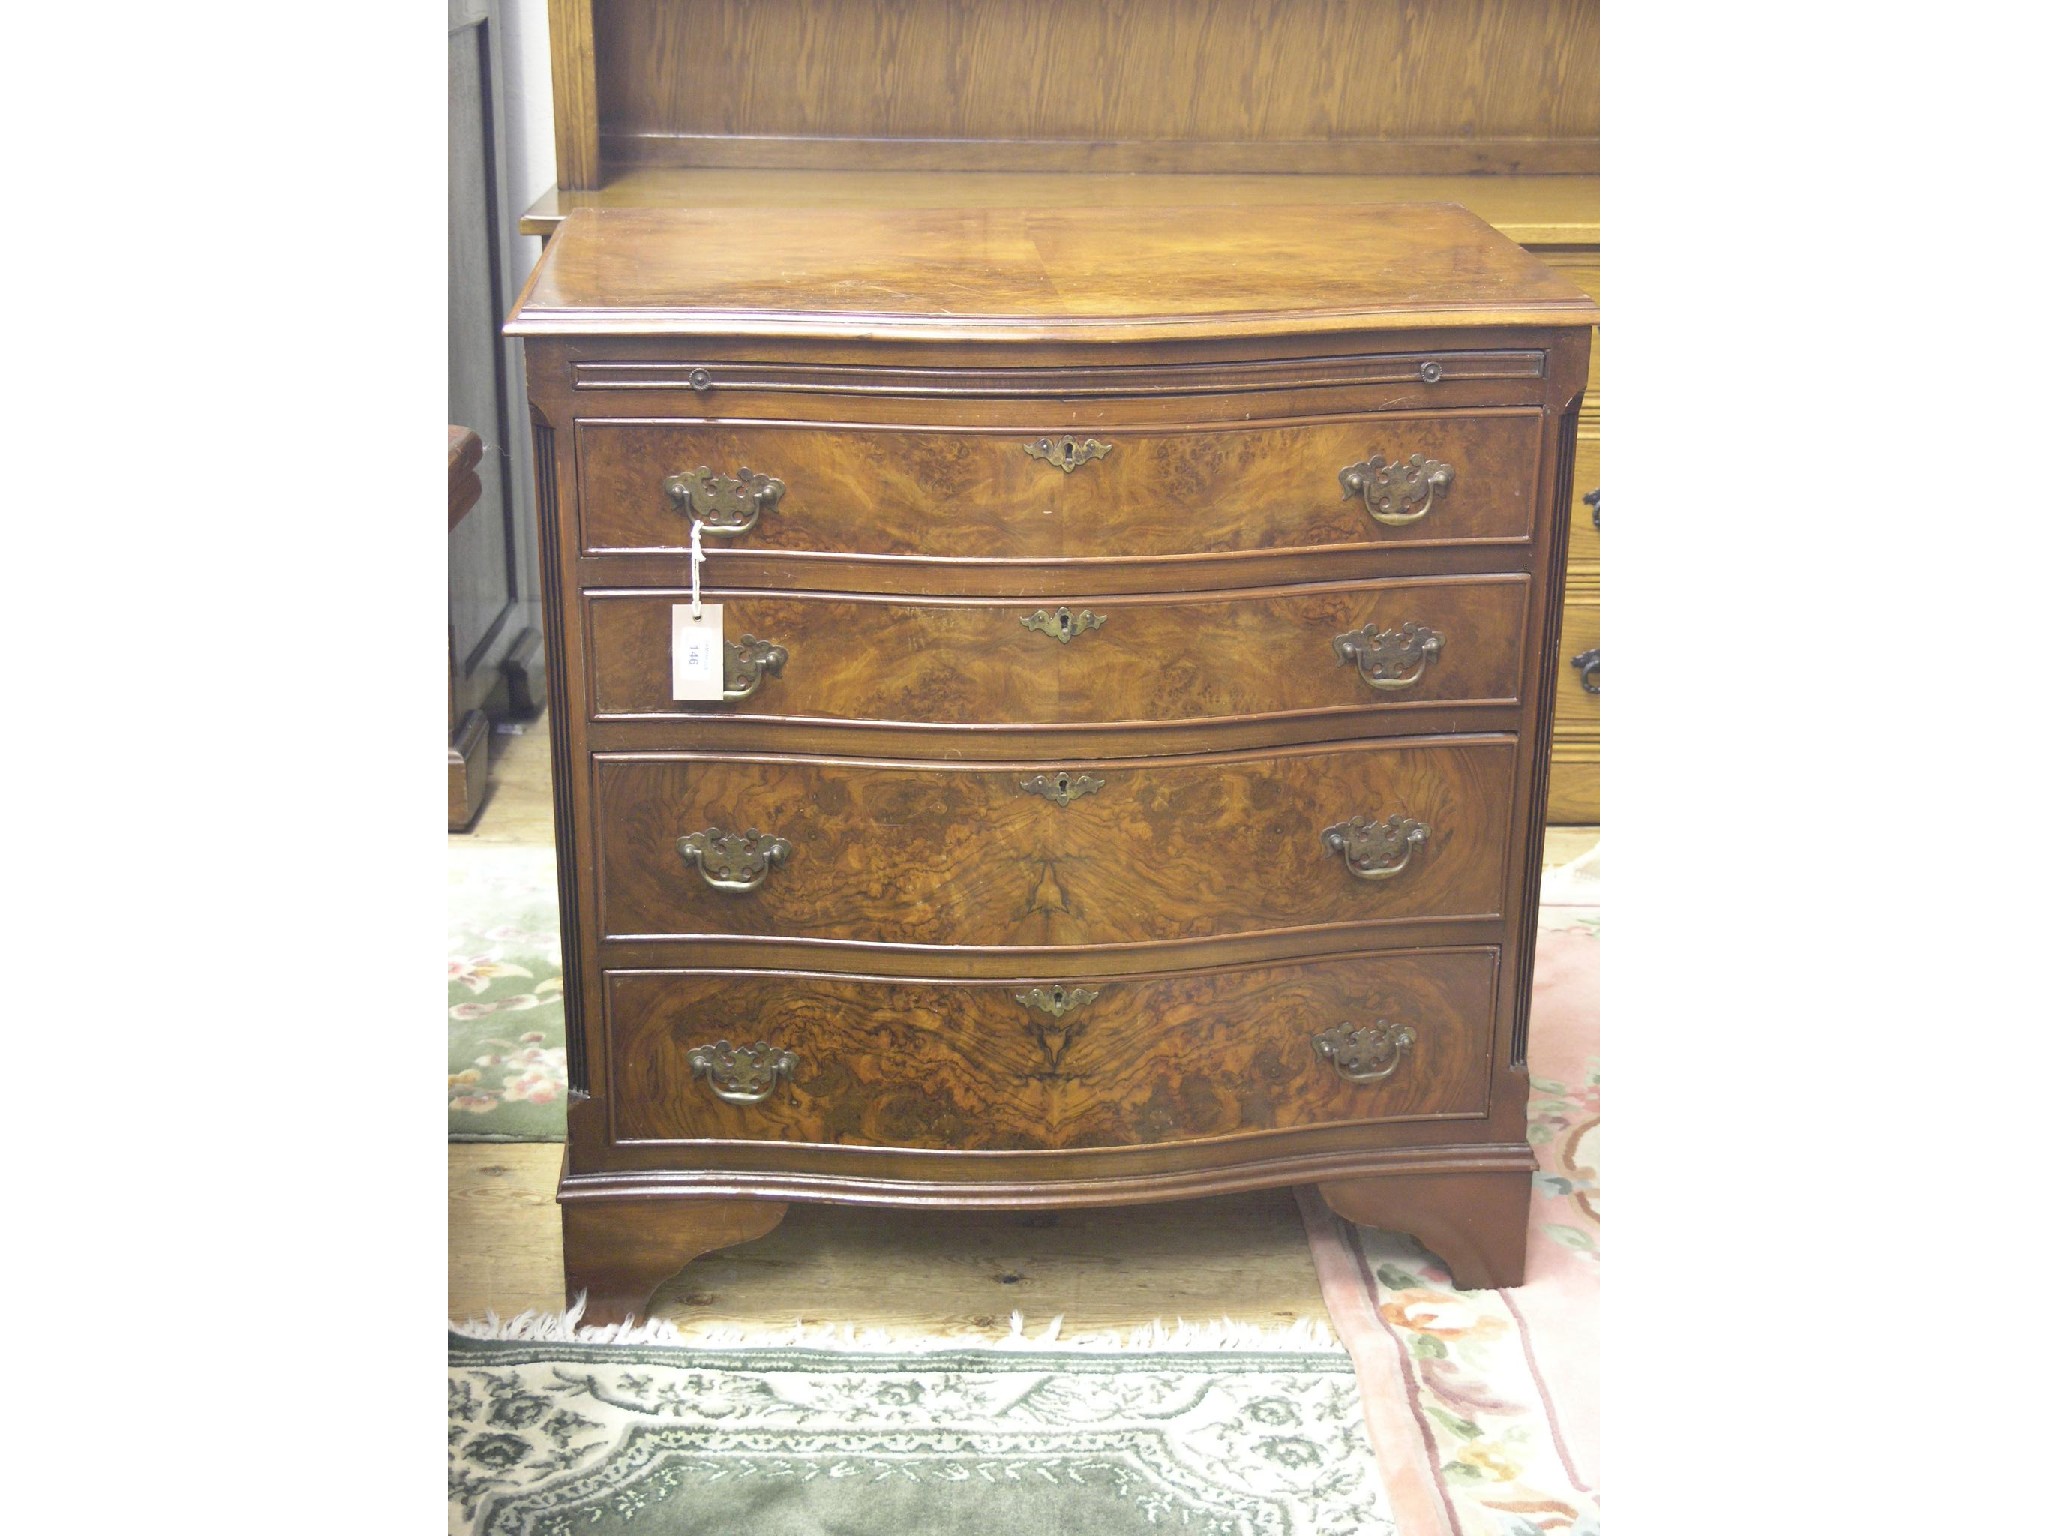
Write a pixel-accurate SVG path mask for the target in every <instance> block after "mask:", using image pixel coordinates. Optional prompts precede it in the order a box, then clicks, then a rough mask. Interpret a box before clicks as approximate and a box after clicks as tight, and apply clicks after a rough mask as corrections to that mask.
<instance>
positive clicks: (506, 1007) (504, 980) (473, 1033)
mask: <svg viewBox="0 0 2048 1536" xmlns="http://www.w3.org/2000/svg"><path fill="white" fill-rule="evenodd" d="M568 1091H569V1079H568V1060H567V1052H566V1048H565V1040H564V1035H563V1023H562V931H561V925H560V917H559V914H558V911H557V907H556V896H555V851H554V849H553V848H534V847H527V846H519V845H511V844H501V843H499V844H494V843H464V842H458V841H456V840H454V839H450V841H449V846H448V1138H449V1140H451V1141H560V1140H562V1138H563V1137H564V1135H565V1134H566V1133H567V1119H566V1115H567V1101H568Z"/></svg>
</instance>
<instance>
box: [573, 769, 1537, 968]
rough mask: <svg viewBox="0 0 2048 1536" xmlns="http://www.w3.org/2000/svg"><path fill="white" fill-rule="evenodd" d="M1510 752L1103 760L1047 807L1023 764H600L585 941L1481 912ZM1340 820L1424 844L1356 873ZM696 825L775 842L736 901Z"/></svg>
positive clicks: (1134, 931)
mask: <svg viewBox="0 0 2048 1536" xmlns="http://www.w3.org/2000/svg"><path fill="white" fill-rule="evenodd" d="M1514 759H1515V747H1514V743H1513V742H1512V741H1510V740H1506V739H1490V740H1479V741H1471V742H1456V743H1445V744H1441V745H1434V746H1427V747H1405V746H1392V745H1386V744H1380V743H1372V742H1348V743H1345V744H1344V745H1342V746H1337V747H1328V748H1303V747H1296V748H1289V749H1286V750H1284V751H1266V752H1258V753H1251V752H1246V753H1236V754H1231V755H1229V756H1207V755H1204V756H1196V757H1176V758H1157V759H1146V760H1139V761H1135V762H1134V761H1127V760H1123V759H1111V760H1108V761H1105V762H1101V763H1096V764H1092V765H1091V771H1093V772H1094V773H1095V774H1096V775H1097V776H1098V777H1100V778H1101V779H1102V780H1103V781H1104V783H1103V788H1102V789H1101V790H1100V791H1098V792H1097V793H1095V794H1092V795H1090V796H1088V797H1087V798H1086V799H1081V800H1076V801H1075V802H1074V803H1073V804H1071V805H1067V806H1060V805H1056V804H1054V803H1052V802H1049V801H1047V800H1045V799H1043V798H1041V797H1039V796H1036V795H1030V794H1025V793H1023V792H1022V790H1021V789H1020V787H1019V782H1018V781H1019V780H1020V779H1021V778H1024V777H1027V776H1029V774H1031V773H1032V772H1036V771H1040V770H1042V769H1043V768H1044V767H1045V766H1046V765H1045V764H1035V763H1023V762H1016V763H1009V764H1005V765H1000V766H996V765H984V764H980V763H929V764H915V765H905V764H892V763H886V762H873V761H867V760H860V759H856V760H851V761H822V760H821V761H813V760H808V759H802V758H765V757H757V756H752V755H748V756H741V755H737V754H735V755H732V756H724V757H713V758H698V759H678V758H667V757H620V756H612V755H610V754H605V755H601V756H599V757H597V758H596V759H595V760H594V762H593V764H592V777H593V783H594V788H593V794H592V801H593V815H594V818H595V821H596V825H597V836H598V846H597V862H598V873H599V891H600V897H599V911H598V931H599V933H600V935H601V936H603V937H605V938H609V939H614V940H629V939H633V938H648V937H665V936H675V937H681V936H686V935H693V934H733V935H742V934H744V935H755V936H760V937H764V938H778V937H779V938H793V939H818V940H835V941H846V942H853V943H864V944H890V945H902V944H913V945H920V946H931V947H935V948H954V949H958V948H969V949H979V948H1016V947H1026V948H1028V947H1039V946H1053V947H1063V948H1085V947H1090V946H1098V945H1119V944H1174V943H1185V942H1188V941H1190V940H1197V939H1211V938H1218V937H1223V936H1227V935H1234V934H1242V933H1255V932H1260V931H1263V930H1267V929H1287V928H1304V927H1326V926H1348V925H1358V924H1384V923H1387V922H1390V921H1393V920H1394V919H1397V918H1404V917H1425V916H1427V917H1492V916H1495V915H1496V914H1498V913H1499V912H1500V910H1501V905H1502V901H1503V899H1504V894H1505V893H1504V891H1503V889H1502V885H1503V871H1504V866H1505V855H1506V851H1507V809H1508V805H1509V803H1510V799H1511V789H1512V785H1513V781H1514ZM1361 814H1362V815H1365V816H1368V817H1371V818H1379V817H1384V816H1389V815H1394V814H1399V815H1404V816H1410V817H1414V818H1416V819H1417V820H1419V821H1421V822H1424V823H1425V824H1427V825H1428V826H1429V828H1430V836H1429V840H1428V842H1427V843H1426V844H1425V845H1424V846H1423V847H1422V849H1421V850H1420V851H1419V852H1418V853H1417V854H1416V855H1415V857H1414V859H1413V860H1412V862H1411V864H1410V865H1409V867H1408V868H1407V869H1404V870H1403V871H1402V872H1401V874H1399V875H1398V876H1396V877H1394V878H1392V879H1388V880H1385V881H1381V882H1370V883H1369V882H1361V881H1359V880H1357V879H1355V878H1353V877H1352V876H1350V875H1349V874H1347V873H1346V871H1345V868H1344V863H1343V861H1342V860H1341V859H1339V858H1338V857H1336V856H1335V855H1334V854H1333V853H1331V852H1330V850H1329V849H1328V848H1327V847H1325V846H1324V844H1323V842H1322V836H1321V835H1322V832H1323V830H1324V829H1325V828H1327V827H1330V826H1332V825H1335V824H1336V823H1339V822H1343V821H1346V820H1348V819H1349V818H1351V817H1353V816H1357V815H1361ZM710 826H718V827H725V828H733V827H758V828H760V829H761V830H762V831H763V832H764V833H770V834H773V835H774V836H777V837H781V838H784V839H786V840H787V841H788V842H789V844H790V845H791V852H790V854H789V857H788V859H787V861H786V864H785V866H784V867H782V868H778V869H777V870H775V871H774V872H773V873H771V874H770V875H769V877H768V878H767V879H766V880H765V881H764V882H763V883H762V885H761V887H760V888H759V889H758V890H755V891H750V892H747V893H745V894H744V895H743V896H736V895H733V894H732V893H729V892H723V891H718V890H714V889H712V888H711V887H710V886H708V885H706V884H705V883H704V882H703V881H701V880H698V879H696V878H694V877H691V876H689V873H688V871H687V870H685V869H684V868H683V867H682V865H681V863H680V861H679V860H678V858H677V855H676V840H677V838H678V837H679V836H682V835H687V834H689V833H691V832H695V831H699V830H701V829H703V828H705V827H710Z"/></svg>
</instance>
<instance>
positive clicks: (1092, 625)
mask: <svg viewBox="0 0 2048 1536" xmlns="http://www.w3.org/2000/svg"><path fill="white" fill-rule="evenodd" d="M1017 622H1018V623H1020V624H1022V625H1023V626H1024V627H1025V628H1026V629H1035V630H1037V631H1038V632H1039V633H1040V634H1044V635H1051V636H1052V637H1053V639H1055V640H1057V641H1059V643H1060V644H1061V645H1065V644H1066V643H1067V642H1068V641H1069V640H1071V639H1073V638H1074V636H1076V635H1081V634H1086V633H1087V632H1088V631H1089V630H1091V629H1100V628H1102V615H1101V614H1099V613H1093V612H1090V611H1089V610H1088V609H1086V608H1083V609H1082V610H1081V611H1080V612H1079V613H1075V612H1074V611H1073V610H1072V609H1071V608H1066V607H1060V608H1055V609H1054V610H1053V611H1052V612H1051V613H1047V612H1046V611H1045V610H1044V609H1043V608H1041V609H1039V610H1038V612H1036V613H1033V614H1027V615H1026V616H1025V617H1023V618H1021V619H1019V620H1018V621H1017Z"/></svg>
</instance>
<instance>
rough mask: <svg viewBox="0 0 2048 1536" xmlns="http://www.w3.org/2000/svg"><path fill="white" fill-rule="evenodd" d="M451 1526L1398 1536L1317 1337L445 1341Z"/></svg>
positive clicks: (1337, 1357) (482, 1534)
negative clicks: (1074, 1341)
mask: <svg viewBox="0 0 2048 1536" xmlns="http://www.w3.org/2000/svg"><path fill="white" fill-rule="evenodd" d="M448 1464H449V1474H448V1519H449V1530H450V1531H451V1532H454V1533H463V1536H571V1533H582V1532H606V1533H617V1536H682V1533H686V1532H687V1533H691V1536H723V1533H730V1536H818V1533H827V1532H829V1533H832V1536H1120V1533H1126V1532H1128V1533H1132V1536H1136V1533H1139V1532H1145V1533H1157V1532H1162V1531H1174V1532H1183V1533H1199V1536H1353V1533H1373V1536H1404V1533H1405V1527H1397V1526H1396V1524H1395V1523H1394V1521H1393V1519H1392V1518H1391V1517H1390V1514H1389V1512H1388V1508H1387V1496H1386V1489H1385V1487H1384V1485H1383V1484H1382V1482H1381V1478H1380V1473H1379V1468H1378V1463H1377V1459H1376V1458H1375V1456H1374V1454H1373V1451H1372V1447H1371V1445H1370V1444H1369V1442H1368V1440H1367V1436H1366V1424H1365V1417H1364V1414H1363V1412H1362V1409H1361V1405H1360V1402H1359V1395H1358V1381H1357V1377H1356V1375H1355V1374H1354V1372H1353V1370H1352V1367H1351V1362H1350V1360H1349V1358H1348V1357H1347V1356H1346V1355H1345V1354H1344V1353H1343V1351H1342V1350H1341V1349H1339V1348H1337V1347H1335V1346H1334V1344H1333V1345H1331V1346H1330V1347H1327V1348H1314V1347H1308V1348H1298V1349H1265V1348H1259V1347H1240V1348H1226V1349H1216V1348H1209V1349H1201V1348H1186V1347H1181V1348H1175V1347H1172V1345H1171V1343H1170V1342H1169V1345H1168V1347H1166V1348H1164V1349H1150V1350H1142V1351H1114V1352H1111V1351H1105V1350H1103V1349H1099V1348H1097V1349H1090V1348H1067V1347H1057V1348H1048V1347H1045V1346H1043V1345H1037V1346H1032V1345H1029V1344H1028V1342H1027V1343H1026V1344H1025V1345H1024V1347H1019V1348H1016V1349H1003V1348H993V1349H958V1348H952V1347H931V1348H922V1349H916V1350H904V1351H900V1352H876V1351H872V1350H853V1351H846V1350H821V1349H811V1348H803V1347H780V1348H745V1347H730V1346H717V1347H704V1346H698V1345H653V1346H650V1345H635V1344H592V1343H562V1342H552V1343H550V1342H532V1341H528V1340H517V1339H514V1340H504V1339H498V1340H482V1339H473V1338H464V1337H460V1336H458V1335H453V1334H451V1335H450V1339H449V1371H448Z"/></svg>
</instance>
